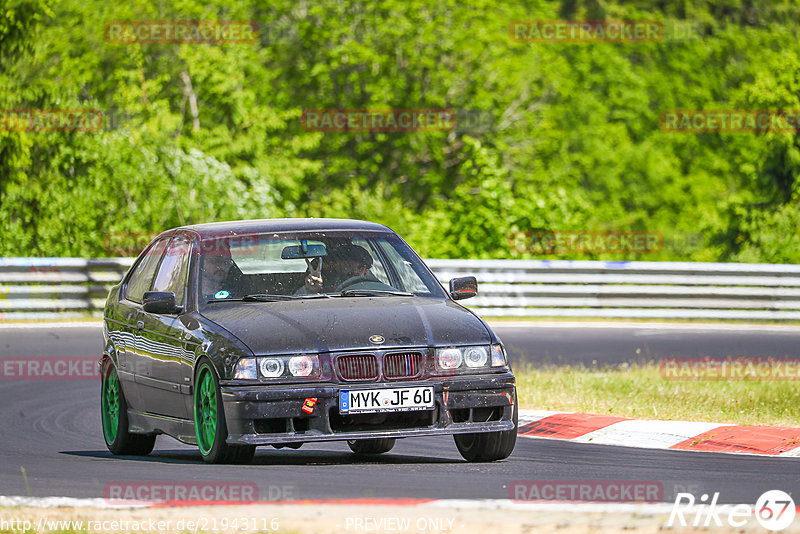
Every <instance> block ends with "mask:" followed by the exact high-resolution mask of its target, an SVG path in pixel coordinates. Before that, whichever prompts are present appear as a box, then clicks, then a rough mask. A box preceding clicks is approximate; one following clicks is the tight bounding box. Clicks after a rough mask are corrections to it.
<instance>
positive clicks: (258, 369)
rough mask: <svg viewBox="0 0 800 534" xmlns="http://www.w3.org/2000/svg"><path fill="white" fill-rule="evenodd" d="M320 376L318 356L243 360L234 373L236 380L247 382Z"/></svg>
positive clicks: (298, 355) (265, 357)
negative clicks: (263, 379) (260, 379)
mask: <svg viewBox="0 0 800 534" xmlns="http://www.w3.org/2000/svg"><path fill="white" fill-rule="evenodd" d="M319 376H320V365H319V356H317V355H316V354H292V355H288V356H261V357H258V358H242V359H240V360H239V361H238V362H237V363H236V369H235V370H234V373H233V377H234V378H236V379H247V380H256V379H259V378H266V379H276V378H318V377H319Z"/></svg>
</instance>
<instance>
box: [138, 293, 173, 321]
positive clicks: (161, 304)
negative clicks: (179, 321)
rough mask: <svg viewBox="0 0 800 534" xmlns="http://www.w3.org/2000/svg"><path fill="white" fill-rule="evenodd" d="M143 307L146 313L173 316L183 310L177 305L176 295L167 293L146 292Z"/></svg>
mask: <svg viewBox="0 0 800 534" xmlns="http://www.w3.org/2000/svg"><path fill="white" fill-rule="evenodd" d="M142 307H143V308H144V311H146V312H149V313H157V314H159V315H171V314H173V313H179V312H181V311H182V310H183V308H182V307H178V306H177V305H176V304H175V293H170V292H167V291H146V292H145V294H144V301H143V306H142Z"/></svg>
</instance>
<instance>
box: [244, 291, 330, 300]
mask: <svg viewBox="0 0 800 534" xmlns="http://www.w3.org/2000/svg"><path fill="white" fill-rule="evenodd" d="M319 298H328V299H329V298H331V297H330V295H325V294H322V293H311V294H309V295H273V294H270V293H256V294H254V295H247V296H245V297H242V300H243V301H244V302H254V301H257V302H274V301H277V300H302V299H319Z"/></svg>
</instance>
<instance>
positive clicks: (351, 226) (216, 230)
mask: <svg viewBox="0 0 800 534" xmlns="http://www.w3.org/2000/svg"><path fill="white" fill-rule="evenodd" d="M179 230H188V231H191V232H194V233H196V234H198V235H200V237H201V238H203V237H219V236H220V235H242V234H259V233H264V232H291V231H305V230H310V231H332V230H362V231H364V230H369V231H373V232H374V231H380V232H392V230H391V229H390V228H388V227H387V226H384V225H382V224H378V223H374V222H369V221H359V220H354V219H317V218H307V219H250V220H244V221H225V222H212V223H203V224H192V225H188V226H181V227H178V228H173V229H172V230H169V231H170V232H171V231H179ZM164 233H166V232H164ZM392 233H393V232H392Z"/></svg>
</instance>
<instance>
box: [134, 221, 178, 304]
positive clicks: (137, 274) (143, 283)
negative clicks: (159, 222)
mask: <svg viewBox="0 0 800 534" xmlns="http://www.w3.org/2000/svg"><path fill="white" fill-rule="evenodd" d="M168 242H169V238H168V237H164V238H161V239H159V240H158V241H156V242H155V243H154V244H153V246H152V247H150V248H148V249H147V250H145V251H144V252H143V253H142V256H143V257H142V258H141V259H140V260H139V263H137V264H136V269H134V271H133V274H131V277H130V278H129V279H128V285H127V289H126V291H125V297H126V298H127V299H128V300H132V301H134V302H138V303H141V302H142V299H143V298H144V292H145V291H149V289H150V285H151V284H152V282H153V276H154V275H155V273H156V268H157V267H158V262H160V261H161V256H163V255H164V249H165V248H166V247H167V243H168Z"/></svg>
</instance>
